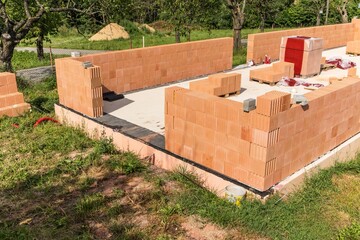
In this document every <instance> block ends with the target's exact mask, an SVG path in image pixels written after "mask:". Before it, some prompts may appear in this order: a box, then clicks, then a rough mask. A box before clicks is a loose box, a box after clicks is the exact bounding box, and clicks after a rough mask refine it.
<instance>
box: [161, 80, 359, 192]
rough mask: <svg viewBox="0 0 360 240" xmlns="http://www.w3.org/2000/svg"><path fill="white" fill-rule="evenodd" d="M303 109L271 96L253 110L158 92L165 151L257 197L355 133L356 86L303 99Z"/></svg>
mask: <svg viewBox="0 0 360 240" xmlns="http://www.w3.org/2000/svg"><path fill="white" fill-rule="evenodd" d="M306 97H307V98H308V99H309V108H308V109H306V110H304V109H303V108H302V107H301V106H300V105H293V106H291V105H290V94H287V93H282V92H277V91H272V92H269V93H267V94H265V95H263V96H259V97H258V98H257V109H256V110H254V111H251V112H250V113H245V112H243V111H242V103H239V102H234V101H231V100H228V99H223V98H219V97H216V96H212V95H209V94H206V93H200V92H193V91H191V90H188V89H183V88H179V87H171V88H167V89H166V90H165V140H166V141H165V142H166V143H165V144H166V146H165V147H166V149H167V150H169V151H171V152H174V153H175V154H178V155H180V156H182V157H184V158H188V159H190V160H193V161H195V162H197V163H199V164H201V165H203V166H206V167H208V168H211V169H213V170H215V171H217V172H219V173H222V174H225V175H227V176H229V177H231V178H233V179H236V180H238V181H240V182H242V183H245V184H247V185H249V186H251V187H253V188H256V189H258V190H261V191H262V190H267V189H268V188H270V187H271V186H272V185H274V184H275V183H277V182H279V181H280V180H282V179H284V178H285V177H287V176H289V175H290V174H292V173H294V172H295V171H297V170H299V169H300V168H302V167H304V166H305V165H307V164H309V163H310V162H311V161H313V160H315V159H316V158H317V157H318V156H321V155H322V154H324V153H326V152H328V151H329V150H331V149H333V148H334V147H336V146H338V145H339V144H340V143H342V142H344V141H345V140H346V139H348V138H350V137H351V136H353V135H355V134H356V133H358V132H359V131H360V81H359V79H356V78H347V79H344V80H343V81H338V82H335V83H334V84H332V85H330V86H328V87H324V88H321V89H320V90H317V91H315V92H311V93H308V94H306Z"/></svg>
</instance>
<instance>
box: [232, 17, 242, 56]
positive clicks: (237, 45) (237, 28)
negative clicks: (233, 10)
mask: <svg viewBox="0 0 360 240" xmlns="http://www.w3.org/2000/svg"><path fill="white" fill-rule="evenodd" d="M237 16H239V15H238V14H236V16H235V17H236V18H234V21H233V22H234V23H233V25H234V26H233V28H234V49H235V50H239V49H241V29H242V24H241V19H240V16H239V17H237Z"/></svg>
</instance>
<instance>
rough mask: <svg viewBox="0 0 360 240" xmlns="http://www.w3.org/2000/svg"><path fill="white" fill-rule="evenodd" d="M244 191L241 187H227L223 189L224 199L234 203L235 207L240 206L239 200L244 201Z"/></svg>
mask: <svg viewBox="0 0 360 240" xmlns="http://www.w3.org/2000/svg"><path fill="white" fill-rule="evenodd" d="M245 195H246V190H245V189H244V188H243V187H240V186H236V185H229V186H226V187H225V198H226V199H227V200H228V201H229V202H231V203H234V204H235V205H236V206H240V205H241V200H243V199H244V197H245Z"/></svg>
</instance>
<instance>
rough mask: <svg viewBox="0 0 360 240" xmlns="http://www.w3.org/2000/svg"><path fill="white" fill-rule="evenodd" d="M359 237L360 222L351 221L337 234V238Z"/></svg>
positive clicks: (351, 238)
mask: <svg viewBox="0 0 360 240" xmlns="http://www.w3.org/2000/svg"><path fill="white" fill-rule="evenodd" d="M357 239H360V224H359V223H353V224H351V225H350V226H348V227H346V228H344V229H342V230H341V231H340V233H339V235H338V240H357Z"/></svg>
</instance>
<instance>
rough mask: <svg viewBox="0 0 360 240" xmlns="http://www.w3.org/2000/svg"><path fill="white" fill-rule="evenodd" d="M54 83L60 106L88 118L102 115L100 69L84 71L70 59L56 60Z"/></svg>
mask: <svg viewBox="0 0 360 240" xmlns="http://www.w3.org/2000/svg"><path fill="white" fill-rule="evenodd" d="M55 64H56V81H57V88H58V93H59V102H60V104H62V105H64V106H66V107H69V108H71V109H74V110H76V111H78V112H80V113H82V114H85V115H88V116H90V117H99V116H101V115H102V114H103V99H102V87H101V78H100V67H98V66H95V67H91V68H87V69H85V68H84V67H83V65H82V63H81V62H79V61H76V60H74V59H71V58H65V59H56V60H55Z"/></svg>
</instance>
